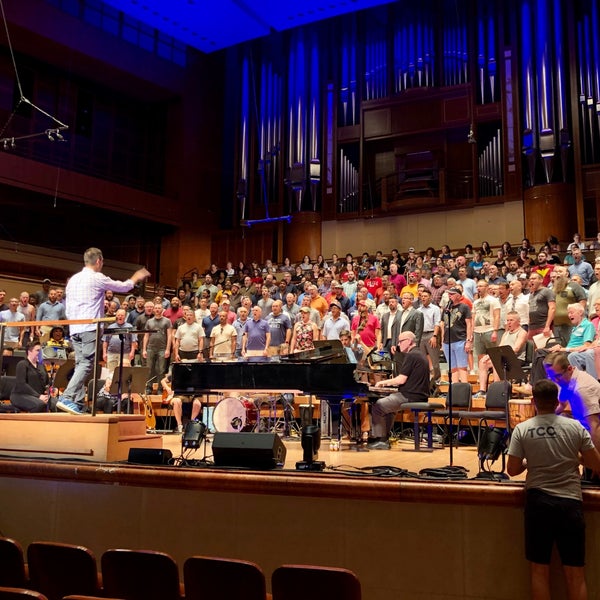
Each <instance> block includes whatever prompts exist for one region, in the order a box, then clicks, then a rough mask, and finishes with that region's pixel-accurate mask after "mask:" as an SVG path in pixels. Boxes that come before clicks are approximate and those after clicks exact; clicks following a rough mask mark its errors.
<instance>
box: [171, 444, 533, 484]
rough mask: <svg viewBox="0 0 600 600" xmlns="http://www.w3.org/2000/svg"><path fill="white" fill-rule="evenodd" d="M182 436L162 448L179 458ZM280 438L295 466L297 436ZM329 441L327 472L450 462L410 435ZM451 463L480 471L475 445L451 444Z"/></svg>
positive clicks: (191, 455)
mask: <svg viewBox="0 0 600 600" xmlns="http://www.w3.org/2000/svg"><path fill="white" fill-rule="evenodd" d="M212 438H213V435H212V434H209V436H208V443H207V444H206V458H207V459H208V461H210V460H212V443H211V442H212ZM181 440H182V436H181V434H166V435H163V448H168V449H169V450H171V452H172V453H173V458H178V457H180V456H181V455H182V445H181ZM281 440H282V441H283V443H284V445H285V447H286V450H287V455H286V461H285V467H284V468H285V469H286V470H295V465H296V462H297V461H301V460H302V447H301V445H300V438H299V437H296V436H292V437H291V438H281ZM329 442H330V440H329V439H323V440H322V441H321V449H320V450H319V457H318V459H319V460H320V461H323V462H324V463H325V472H326V473H327V472H328V473H335V472H337V473H340V472H348V473H349V474H352V472H358V471H360V472H361V473H360V474H363V473H364V474H368V473H369V471H370V469H372V468H375V467H394V468H396V469H406V470H407V471H410V472H411V473H418V472H419V471H421V469H431V468H441V467H446V466H448V465H450V448H448V447H444V448H441V447H437V448H434V450H433V451H432V452H414V451H410V450H412V449H413V448H414V442H413V440H412V439H408V440H401V441H398V442H396V443H393V444H392V446H391V449H390V450H367V449H366V448H364V447H363V446H361V447H357V445H356V444H355V443H352V442H350V441H349V440H342V444H341V448H340V450H337V451H334V450H330V443H329ZM438 446H439V445H438ZM357 448H359V449H357ZM204 449H205V446H204V444H202V446H201V447H200V448H199V449H198V450H195V451H190V450H188V449H185V452H184V454H183V456H185V458H186V459H187V460H192V461H194V460H201V459H203V458H204V453H205V450H204ZM452 464H453V465H454V466H461V467H464V468H465V469H467V478H469V479H470V478H473V477H475V476H476V475H477V473H478V472H479V459H478V457H477V448H476V447H475V446H466V445H465V446H460V447H459V448H453V461H452ZM491 468H492V469H493V470H494V471H500V470H501V468H502V461H501V460H498V461H496V462H495V463H494V464H493V465H492V467H491ZM524 479H525V475H524V474H521V475H519V476H517V477H514V478H511V480H512V481H523V480H524Z"/></svg>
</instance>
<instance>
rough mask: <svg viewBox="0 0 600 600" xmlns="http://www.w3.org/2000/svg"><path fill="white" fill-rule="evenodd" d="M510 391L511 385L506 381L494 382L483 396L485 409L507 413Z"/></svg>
mask: <svg viewBox="0 0 600 600" xmlns="http://www.w3.org/2000/svg"><path fill="white" fill-rule="evenodd" d="M510 390H511V385H510V383H509V382H508V381H494V382H493V383H490V387H489V388H488V391H487V394H486V396H485V409H486V410H500V411H504V412H508V401H509V399H510Z"/></svg>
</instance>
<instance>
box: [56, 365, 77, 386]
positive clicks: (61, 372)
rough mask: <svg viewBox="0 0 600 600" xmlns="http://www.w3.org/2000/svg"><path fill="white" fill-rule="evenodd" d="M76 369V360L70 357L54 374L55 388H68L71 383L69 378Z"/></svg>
mask: <svg viewBox="0 0 600 600" xmlns="http://www.w3.org/2000/svg"><path fill="white" fill-rule="evenodd" d="M74 369H75V361H74V360H73V359H72V358H68V359H67V360H66V361H65V362H64V363H63V364H62V365H61V366H60V367H59V368H58V371H57V372H56V375H55V376H54V387H55V388H63V389H64V388H66V387H67V385H69V379H71V375H72V373H73V370H74Z"/></svg>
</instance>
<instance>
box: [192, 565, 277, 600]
mask: <svg viewBox="0 0 600 600" xmlns="http://www.w3.org/2000/svg"><path fill="white" fill-rule="evenodd" d="M183 582H184V587H185V598H186V600H203V599H204V598H207V599H208V598H210V600H232V599H234V598H244V600H265V598H267V592H266V583H265V576H264V573H263V572H262V570H261V568H260V567H259V566H258V565H257V564H255V563H253V562H249V561H247V560H235V559H231V558H217V557H208V556H192V557H190V558H188V559H187V560H186V561H185V563H184V565H183Z"/></svg>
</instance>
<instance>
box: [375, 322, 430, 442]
mask: <svg viewBox="0 0 600 600" xmlns="http://www.w3.org/2000/svg"><path fill="white" fill-rule="evenodd" d="M397 349H398V350H399V351H400V352H402V353H404V354H405V358H404V361H403V362H402V365H401V366H400V372H399V373H398V375H396V377H393V378H392V379H386V380H383V381H378V382H377V383H376V384H375V387H383V388H386V387H392V386H398V391H397V392H392V393H391V394H390V395H389V396H385V397H384V398H380V399H379V400H377V402H376V403H375V404H374V405H373V409H372V411H371V433H372V435H373V438H374V439H373V441H372V442H371V443H370V444H368V445H367V448H368V449H369V450H389V449H390V442H389V436H390V431H391V429H392V425H393V423H394V417H395V416H396V413H397V412H398V411H399V410H402V405H403V404H404V403H406V402H427V400H428V398H429V363H428V362H427V359H426V358H425V356H424V355H423V354H422V353H421V351H420V350H419V349H418V348H417V346H416V337H415V334H414V333H413V332H412V331H403V332H402V333H401V334H400V335H399V336H398V345H397Z"/></svg>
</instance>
